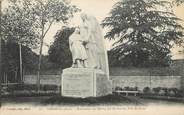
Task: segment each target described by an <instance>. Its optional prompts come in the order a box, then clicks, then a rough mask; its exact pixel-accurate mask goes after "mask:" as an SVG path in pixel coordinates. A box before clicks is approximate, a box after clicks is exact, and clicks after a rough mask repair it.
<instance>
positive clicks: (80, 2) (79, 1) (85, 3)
mask: <svg viewBox="0 0 184 115" xmlns="http://www.w3.org/2000/svg"><path fill="white" fill-rule="evenodd" d="M4 1H5V0H4ZM70 1H71V4H73V5H76V6H77V7H78V8H80V9H81V10H82V12H85V13H87V14H90V15H93V16H95V17H96V18H97V20H98V21H99V22H101V21H102V20H103V19H104V18H105V17H106V16H107V15H108V13H109V12H110V10H111V9H112V6H113V5H114V4H115V3H116V2H117V1H119V0H70ZM173 10H174V13H175V14H176V16H177V17H179V18H181V19H183V20H184V13H183V11H184V4H183V5H181V6H179V7H175V8H174V9H173ZM80 23H81V19H80V13H77V14H75V16H74V18H73V19H71V23H70V24H69V26H77V25H79V24H80ZM182 25H183V26H184V23H182ZM62 26H63V25H62V24H55V25H53V26H52V27H51V29H50V30H49V31H48V34H47V35H46V37H45V39H44V41H45V43H46V44H48V45H50V44H52V43H53V41H54V35H55V34H56V32H57V31H58V30H60V29H61V28H62ZM103 33H105V30H103ZM112 43H113V42H112V41H109V40H106V41H105V45H106V48H107V49H110V47H111V44H112ZM48 49H49V48H48V47H47V46H46V45H45V46H44V47H43V54H45V55H46V54H47V53H48ZM180 50H183V49H182V48H180V47H177V46H175V47H174V48H173V49H172V55H173V59H184V54H181V53H179V52H178V51H180ZM36 52H38V51H36Z"/></svg>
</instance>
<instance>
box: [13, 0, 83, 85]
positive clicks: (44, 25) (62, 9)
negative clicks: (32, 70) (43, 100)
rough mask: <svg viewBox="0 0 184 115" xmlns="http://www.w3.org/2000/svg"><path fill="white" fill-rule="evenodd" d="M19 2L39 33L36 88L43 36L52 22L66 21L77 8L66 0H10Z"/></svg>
mask: <svg viewBox="0 0 184 115" xmlns="http://www.w3.org/2000/svg"><path fill="white" fill-rule="evenodd" d="M11 1H13V2H16V3H17V4H19V6H17V7H24V6H26V9H25V10H28V11H29V14H28V15H29V16H31V17H32V18H33V20H34V23H33V24H32V27H34V28H35V29H34V31H36V32H37V33H38V35H39V40H40V51H39V64H38V89H39V86H40V85H39V84H40V83H39V79H40V77H39V76H40V69H41V59H42V47H43V43H44V38H45V36H46V34H47V33H48V31H49V30H50V28H51V26H52V25H53V24H54V23H57V22H62V23H67V21H68V20H69V19H70V18H72V17H73V14H74V13H75V12H78V11H79V9H78V8H77V7H76V6H73V5H71V4H70V2H67V0H11Z"/></svg>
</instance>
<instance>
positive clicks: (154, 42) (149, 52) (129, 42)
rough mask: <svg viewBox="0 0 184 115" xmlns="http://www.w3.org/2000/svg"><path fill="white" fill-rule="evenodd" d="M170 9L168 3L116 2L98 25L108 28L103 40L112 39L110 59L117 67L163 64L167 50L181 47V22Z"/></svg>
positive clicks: (149, 0)
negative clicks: (175, 46) (119, 64)
mask: <svg viewBox="0 0 184 115" xmlns="http://www.w3.org/2000/svg"><path fill="white" fill-rule="evenodd" d="M159 9H162V10H159ZM170 9H171V7H170V3H169V2H166V1H159V0H121V1H120V2H117V3H116V4H115V5H114V7H113V9H112V10H111V12H110V15H109V16H108V17H106V18H105V19H104V20H103V23H102V25H103V27H108V29H109V31H108V32H107V34H106V36H105V37H106V38H108V39H110V40H112V39H114V40H116V42H115V43H114V45H113V48H112V51H111V53H112V54H111V55H112V57H113V59H115V60H116V61H118V62H119V63H121V65H122V64H125V63H126V62H128V63H127V65H133V66H160V65H162V66H163V65H167V64H168V62H169V60H170V56H169V54H170V49H171V48H172V47H173V44H177V45H181V44H182V43H183V39H182V37H183V36H184V35H183V27H182V26H181V25H179V24H178V21H181V20H180V19H178V18H177V17H176V16H175V15H174V14H173V13H172V12H171V11H170Z"/></svg>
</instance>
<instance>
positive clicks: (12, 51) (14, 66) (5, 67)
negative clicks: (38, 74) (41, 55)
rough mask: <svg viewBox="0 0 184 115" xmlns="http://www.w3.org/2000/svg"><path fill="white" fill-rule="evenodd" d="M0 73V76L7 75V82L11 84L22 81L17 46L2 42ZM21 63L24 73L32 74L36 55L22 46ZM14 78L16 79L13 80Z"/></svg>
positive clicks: (35, 65) (11, 42)
mask: <svg viewBox="0 0 184 115" xmlns="http://www.w3.org/2000/svg"><path fill="white" fill-rule="evenodd" d="M1 46H2V57H1V60H2V63H1V65H2V71H1V74H2V76H4V74H7V75H8V80H10V81H13V82H20V81H21V80H22V79H21V77H20V74H21V73H20V66H19V63H20V60H19V53H20V52H19V44H18V43H16V42H14V41H11V40H8V41H6V42H5V40H2V42H1ZM22 63H23V70H25V71H24V72H27V71H28V72H34V71H35V70H37V69H36V67H37V64H38V55H36V54H35V53H34V52H33V51H32V50H31V49H30V48H28V47H27V46H22ZM14 78H16V79H14Z"/></svg>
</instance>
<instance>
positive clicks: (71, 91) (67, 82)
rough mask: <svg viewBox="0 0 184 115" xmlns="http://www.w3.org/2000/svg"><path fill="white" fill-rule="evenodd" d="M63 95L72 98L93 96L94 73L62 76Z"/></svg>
mask: <svg viewBox="0 0 184 115" xmlns="http://www.w3.org/2000/svg"><path fill="white" fill-rule="evenodd" d="M62 77H63V78H62V80H63V82H62V95H63V96H71V97H83V98H84V97H89V96H93V73H92V72H88V73H66V74H64V73H63V75H62Z"/></svg>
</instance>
